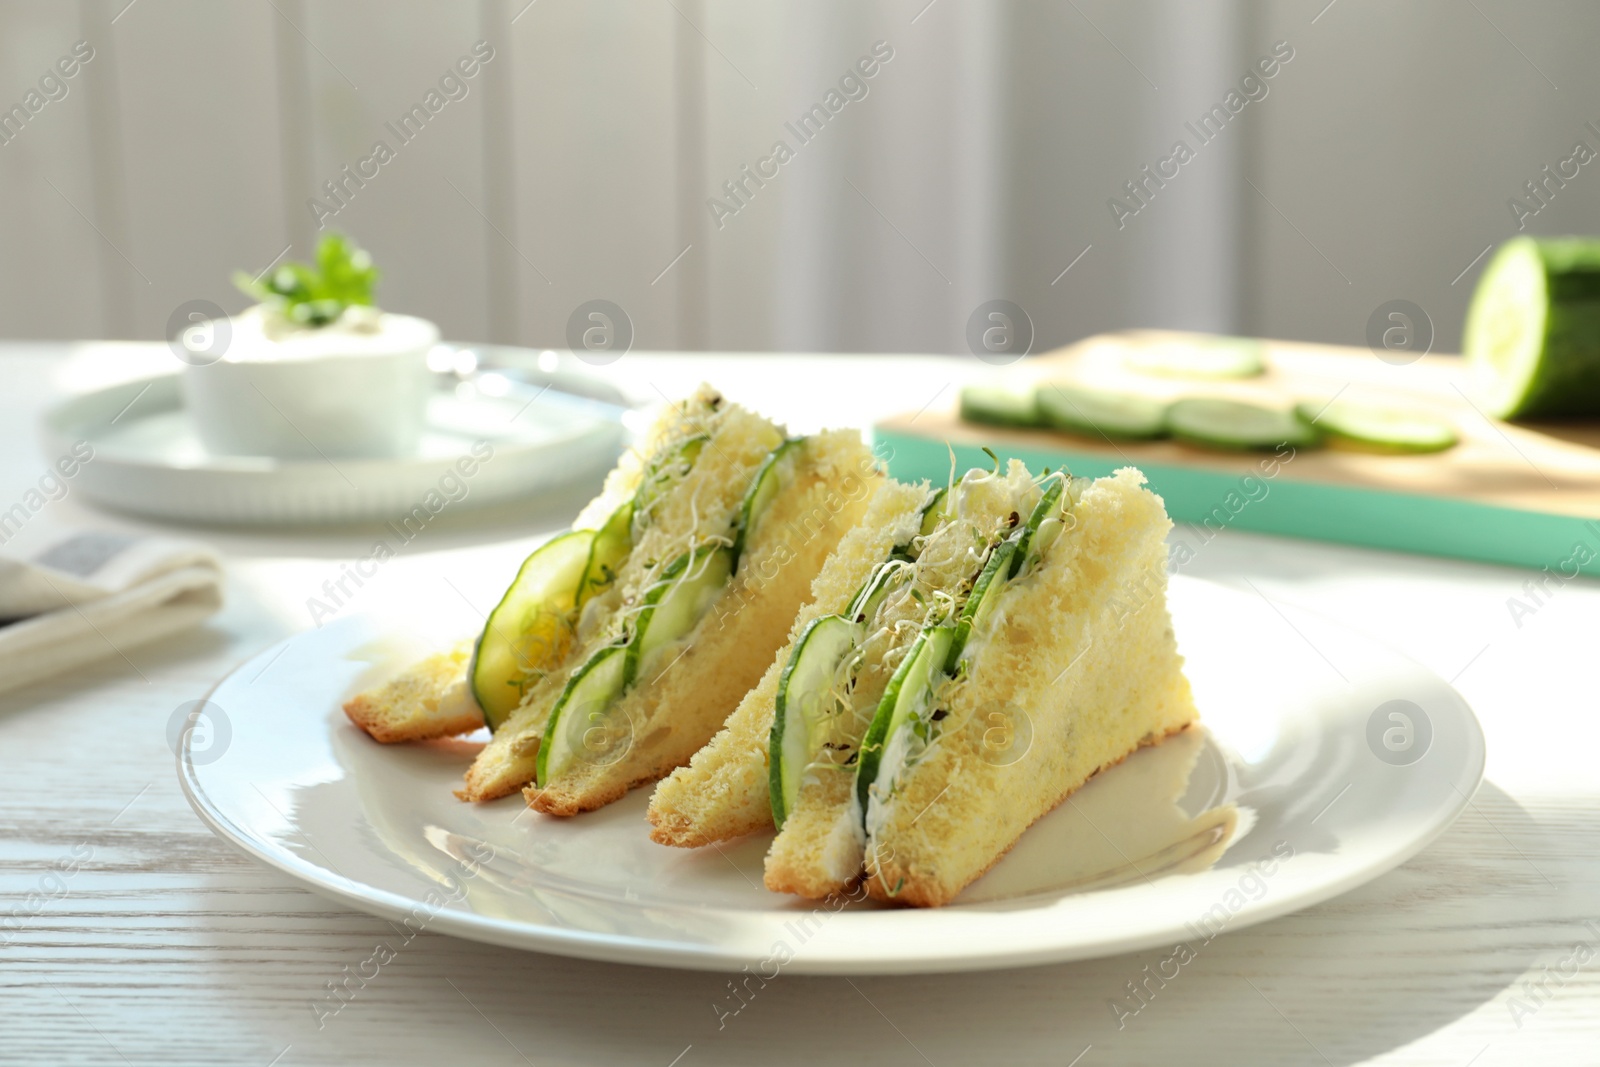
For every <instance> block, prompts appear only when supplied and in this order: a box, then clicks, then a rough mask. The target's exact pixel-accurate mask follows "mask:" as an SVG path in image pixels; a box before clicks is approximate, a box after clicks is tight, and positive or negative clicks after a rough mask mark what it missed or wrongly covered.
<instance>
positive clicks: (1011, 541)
mask: <svg viewBox="0 0 1600 1067" xmlns="http://www.w3.org/2000/svg"><path fill="white" fill-rule="evenodd" d="M1025 544H1026V542H1025V541H1024V540H1023V536H1022V535H1020V534H1013V535H1012V536H1011V537H1008V538H1006V539H1005V540H1004V541H1001V542H1000V543H999V544H998V545H995V546H994V550H993V551H991V552H990V553H989V559H988V562H986V563H985V564H984V565H983V570H981V571H979V572H978V580H977V581H975V582H973V583H972V592H971V593H969V594H968V595H967V602H966V603H965V604H963V605H962V607H961V615H960V616H959V617H958V619H957V620H956V626H955V635H954V636H953V637H952V638H951V641H950V650H949V652H948V653H947V654H946V656H945V661H944V673H946V674H953V673H955V669H956V664H957V663H958V662H959V661H960V659H961V653H962V652H963V651H965V649H966V647H967V639H968V638H970V637H971V636H972V632H973V631H974V630H976V629H977V628H978V627H980V626H982V625H983V623H984V620H985V619H987V618H988V617H989V616H990V615H992V614H994V607H995V605H996V604H997V603H999V601H1000V592H1001V590H1003V589H1004V588H1005V586H1006V582H1007V581H1009V580H1010V578H1011V565H1012V561H1013V560H1015V559H1016V558H1017V554H1018V551H1019V550H1020V549H1021V548H1022V547H1023V546H1024V545H1025Z"/></svg>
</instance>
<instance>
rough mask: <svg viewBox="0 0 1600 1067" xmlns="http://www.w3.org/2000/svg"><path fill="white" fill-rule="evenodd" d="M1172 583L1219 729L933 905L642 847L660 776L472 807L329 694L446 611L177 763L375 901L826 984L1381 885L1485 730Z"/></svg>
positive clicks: (332, 637)
mask: <svg viewBox="0 0 1600 1067" xmlns="http://www.w3.org/2000/svg"><path fill="white" fill-rule="evenodd" d="M1171 600H1172V609H1173V615H1174V620H1175V623H1176V626H1177V631H1178V635H1179V640H1180V642H1181V644H1182V648H1183V651H1184V653H1185V655H1186V656H1187V657H1188V660H1189V665H1188V672H1189V676H1190V679H1191V681H1192V682H1193V684H1194V689H1195V693H1196V696H1197V698H1198V701H1199V705H1200V710H1201V714H1202V715H1203V717H1204V720H1205V723H1206V726H1207V732H1204V733H1200V732H1196V733H1191V734H1186V735H1179V736H1178V737H1177V738H1174V739H1171V740H1169V741H1167V742H1166V743H1164V744H1162V745H1160V746H1157V747H1155V748H1153V749H1146V750H1144V751H1142V752H1140V753H1138V754H1137V755H1135V756H1133V757H1130V758H1129V759H1128V760H1127V761H1125V762H1124V763H1123V764H1121V765H1120V766H1118V767H1116V768H1114V769H1112V770H1110V771H1108V772H1106V773H1105V774H1102V775H1100V776H1098V777H1097V778H1095V779H1094V780H1092V781H1091V782H1090V783H1089V784H1088V785H1086V786H1085V787H1084V788H1083V789H1082V790H1080V791H1079V792H1078V793H1077V794H1076V795H1075V796H1074V797H1073V798H1072V799H1071V800H1070V801H1069V802H1068V803H1066V804H1063V805H1062V806H1061V807H1060V808H1058V809H1057V810H1056V811H1054V812H1053V813H1051V814H1050V815H1048V816H1046V817H1045V818H1044V819H1042V820H1041V821H1040V822H1039V823H1037V824H1036V825H1035V826H1034V827H1033V828H1032V829H1030V830H1029V831H1028V833H1027V834H1026V835H1024V837H1023V839H1022V840H1021V842H1019V844H1018V845H1017V847H1016V848H1015V849H1014V850H1013V851H1012V852H1011V854H1010V855H1008V856H1007V857H1006V858H1005V859H1004V860H1002V861H1001V862H1000V863H999V865H997V866H996V867H995V869H994V870H993V871H991V872H990V873H989V874H988V875H987V876H985V877H984V878H983V879H981V880H980V881H979V882H977V883H976V884H974V885H973V886H972V887H970V888H969V889H968V891H967V892H966V893H965V894H964V895H963V896H962V897H961V898H960V899H959V900H958V901H957V902H955V903H954V904H952V905H950V906H947V907H945V908H941V909H935V910H926V911H919V910H910V909H897V908H882V907H877V906H874V905H870V904H854V903H852V904H849V905H847V906H845V907H843V908H842V910H841V909H838V908H835V907H834V906H833V905H829V904H823V905H820V906H819V905H816V904H812V903H808V902H805V901H801V900H798V899H795V898H791V897H786V896H782V895H779V894H774V893H770V892H768V891H766V890H765V889H763V888H761V861H762V857H763V855H764V853H765V851H766V846H767V840H768V835H758V836H757V837H755V838H752V839H748V840H745V841H742V842H738V843H735V844H732V845H728V846H724V847H721V848H716V847H713V848H706V849H700V850H697V851H685V850H678V849H669V848H665V847H663V846H660V845H656V844H653V843H652V842H650V841H649V840H648V838H647V836H646V829H647V826H646V823H645V819H644V811H645V806H646V803H647V801H648V794H649V791H648V790H636V791H635V792H634V793H632V794H630V795H629V797H628V798H627V799H625V800H624V801H622V802H620V803H618V804H614V805H612V806H611V807H609V808H606V809H603V810H602V811H599V812H595V813H591V814H589V815H584V816H580V817H579V818H576V819H572V820H567V821H560V820H557V819H553V818H550V817H547V816H544V815H540V814H537V813H534V812H531V811H529V810H528V809H527V808H526V807H524V805H523V803H522V800H521V798H520V797H510V798H507V799H504V800H501V801H498V802H495V803H493V804H489V805H485V806H472V805H468V804H463V803H461V802H460V801H458V800H456V799H455V798H454V797H453V796H451V794H450V790H451V788H452V787H454V786H455V785H456V784H457V782H458V780H459V777H460V774H461V772H462V770H463V769H464V768H465V766H466V764H467V762H468V760H469V759H470V756H471V754H472V752H473V751H474V750H475V749H476V747H477V746H476V745H475V744H470V743H466V742H446V743H435V744H431V745H415V746H389V747H385V746H381V745H378V744H376V743H374V742H372V741H370V740H369V739H368V738H367V737H366V736H365V735H364V734H362V733H361V732H360V731H358V730H357V729H356V728H355V727H353V726H352V725H350V723H349V722H348V721H346V720H345V717H344V715H343V713H342V712H341V711H340V710H339V704H340V702H341V700H342V699H343V698H345V697H346V696H347V695H349V694H351V693H353V692H355V691H357V690H358V689H360V688H362V687H364V686H365V685H368V684H370V683H371V682H372V680H373V679H374V678H376V677H380V676H381V675H382V674H383V673H384V672H385V671H387V670H391V669H393V667H394V665H395V664H397V663H399V662H402V661H404V659H405V658H406V657H408V656H409V655H411V654H413V653H414V652H415V651H417V650H418V649H421V648H426V647H429V644H430V642H433V641H437V640H438V639H439V636H440V635H441V634H443V633H448V632H451V631H452V628H453V627H459V629H461V630H466V629H468V628H469V620H466V619H460V618H456V619H446V618H444V617H443V616H442V613H440V614H436V615H435V616H434V623H433V625H434V627H435V629H434V632H433V633H431V634H428V633H417V634H412V635H409V636H406V637H397V636H395V635H394V634H393V633H392V632H391V630H392V622H386V621H381V620H368V619H362V618H351V619H347V620H344V621H342V622H340V623H337V624H334V625H330V626H328V627H326V628H324V629H321V630H316V631H312V632H308V633H305V634H301V635H299V636H298V637H295V638H292V639H290V640H289V641H288V642H286V643H285V646H279V647H277V648H273V649H269V650H268V651H266V652H263V653H262V654H261V655H260V656H258V657H256V659H254V660H252V661H251V662H249V663H247V664H245V665H244V666H242V667H240V668H239V669H238V670H237V671H235V672H234V673H233V674H232V675H230V676H229V677H228V678H226V679H225V680H224V681H223V682H222V683H221V684H220V685H219V686H218V687H217V689H216V690H215V692H214V693H213V694H212V696H211V698H210V699H211V701H212V704H211V705H210V707H208V708H207V710H206V712H205V714H203V715H201V716H200V718H199V719H198V720H197V721H198V723H199V725H198V726H197V727H196V728H195V729H194V730H193V731H191V732H189V733H187V734H185V735H184V737H183V743H182V744H180V745H179V758H178V769H179V775H180V777H181V779H182V782H183V787H184V790H185V792H186V793H187V794H188V796H189V799H190V802H191V803H192V804H193V805H194V808H195V810H196V811H197V812H198V813H199V814H200V816H201V817H202V818H203V819H204V820H205V821H206V822H207V823H209V824H210V825H211V827H212V828H213V829H214V830H216V832H217V833H219V834H221V835H222V836H223V837H224V838H226V839H228V840H230V841H232V842H233V843H235V844H236V845H238V846H239V847H241V848H242V849H244V850H245V851H246V852H248V853H250V854H251V855H253V856H255V857H257V858H258V859H260V860H262V861H263V862H265V863H268V864H270V865H272V866H274V867H277V868H278V869H280V870H282V871H285V872H287V873H288V874H290V875H292V876H293V877H294V878H296V879H298V880H300V881H302V882H304V883H305V884H306V885H307V886H309V887H310V888H312V889H315V890H317V891H319V892H322V893H324V894H327V895H328V896H331V897H334V898H336V899H338V900H341V901H344V902H346V903H348V904H350V905H352V906H354V907H356V908H360V909H362V910H364V911H368V912H372V913H373V914H377V915H381V916H384V917H387V918H391V919H403V920H405V921H408V922H409V923H410V924H411V925H412V926H415V927H420V926H426V927H427V928H428V929H430V930H435V931H440V932H444V933H450V934H456V935H459V936H461V937H467V938H473V939H475V940H480V941H487V942H491V943H494V944H500V945H508V946H514V947H519V948H527V949H536V950H540V951H544V952H553V953H558V954H563V955H571V956H581V957H588V958H593V959H602V960H616V961H625V962H629V963H641V964H656V965H663V966H673V967H690V968H700V969H712V970H738V969H740V968H742V967H744V966H746V965H750V966H751V967H752V969H769V968H771V967H773V966H778V965H780V964H778V963H777V962H776V961H778V960H781V959H782V957H783V956H785V955H788V954H792V956H793V959H792V960H790V961H788V962H786V963H783V964H781V965H782V966H783V967H784V968H785V969H787V970H789V971H792V972H795V973H812V974H876V973H903V972H928V971H957V970H973V969H982V968H991V967H1008V966H1020V965H1027V964H1040V963H1048V962H1055V961H1061V960H1072V959H1084V958H1089V957H1095V956H1103V955H1110V954H1114V953H1121V952H1129V951H1134V950H1138V949H1147V948H1156V947H1160V948H1165V949H1171V948H1172V947H1173V946H1174V945H1176V944H1177V943H1179V942H1186V943H1188V944H1189V945H1190V946H1192V947H1193V948H1198V944H1199V943H1200V942H1203V941H1204V940H1206V939H1207V938H1208V935H1215V934H1217V933H1219V932H1222V931H1226V930H1232V929H1237V928H1239V927H1243V926H1246V925H1249V924H1252V923H1257V922H1261V921H1263V920H1265V919H1270V918H1272V917H1274V916H1277V915H1282V914H1284V913H1286V912H1290V911H1293V910H1295V909H1297V908H1303V907H1305V906H1307V905H1309V904H1313V903H1316V902H1317V901H1321V900H1326V899H1327V898H1329V897H1332V896H1334V895H1335V894H1338V893H1342V892H1344V891H1346V890H1348V889H1350V888H1352V887H1354V886H1357V885H1359V884H1361V883H1362V882H1365V881H1367V880H1369V879H1371V878H1375V877H1377V876H1378V875H1380V874H1382V873H1383V872H1385V871H1387V870H1389V869H1390V868H1392V867H1394V866H1396V865H1397V864H1399V863H1401V862H1402V861H1404V860H1405V859H1407V858H1408V857H1410V856H1412V855H1413V854H1415V853H1416V852H1417V851H1418V850H1420V849H1421V848H1422V847H1423V846H1425V845H1426V844H1427V843H1428V842H1429V841H1431V840H1432V839H1433V838H1434V837H1435V836H1436V835H1437V834H1438V833H1440V831H1442V830H1443V829H1444V828H1445V827H1446V826H1448V825H1449V824H1450V822H1451V821H1452V820H1453V819H1454V818H1455V817H1456V815H1457V814H1458V813H1459V812H1460V811H1461V809H1462V808H1463V807H1464V806H1465V805H1466V803H1467V798H1468V797H1469V796H1470V795H1471V794H1472V792H1473V790H1474V789H1475V788H1476V787H1477V785H1478V782H1479V780H1480V778H1481V776H1482V773H1483V761H1484V749H1483V735H1482V733H1481V732H1480V730H1479V728H1478V724H1477V721H1476V720H1475V719H1474V718H1473V715H1472V712H1471V711H1470V710H1469V709H1468V708H1467V706H1466V704H1465V703H1464V702H1463V701H1462V700H1461V698H1460V697H1459V696H1458V695H1457V694H1456V693H1455V691H1454V690H1452V689H1451V688H1450V687H1449V686H1448V685H1446V684H1445V683H1444V682H1442V681H1440V680H1439V679H1438V678H1436V677H1435V676H1433V675H1432V674H1430V673H1429V672H1428V671H1426V670H1424V669H1423V668H1421V667H1420V666H1418V665H1417V664H1415V663H1413V662H1411V661H1410V660H1408V659H1406V658H1405V657H1403V656H1401V655H1400V654H1398V653H1396V652H1394V651H1392V650H1390V649H1388V648H1386V647H1385V646H1383V645H1381V644H1379V643H1377V642H1375V641H1373V640H1372V639H1371V638H1368V637H1366V636H1363V635H1361V634H1359V633H1356V632H1354V631H1351V630H1349V629H1346V628H1344V627H1342V626H1340V625H1338V624H1336V623H1333V622H1330V621H1328V620H1325V619H1322V618H1321V617H1319V616H1316V615H1314V614H1311V613H1309V612H1304V611H1299V610H1295V609H1291V608H1288V607H1282V608H1281V611H1282V614H1280V613H1279V610H1280V609H1279V607H1278V606H1276V605H1272V604H1268V603H1267V602H1265V601H1264V600H1263V599H1261V598H1259V597H1256V596H1252V595H1248V594H1243V593H1238V592H1234V591H1231V590H1228V589H1224V588H1221V587H1219V586H1215V585H1211V584H1208V583H1204V582H1199V581H1194V580H1188V579H1183V578H1176V579H1174V580H1173V583H1172V597H1171ZM1392 701H1401V702H1406V703H1401V704H1391V703H1390V702H1392ZM1391 713H1402V714H1403V715H1404V716H1405V719H1404V720H1400V719H1391V718H1390V715H1391ZM1408 729H1409V733H1408V732H1407V731H1408ZM1386 731H1387V732H1388V737H1387V744H1386V743H1385V739H1384V734H1385V732H1386ZM1380 754H1381V755H1380ZM1017 766H1018V767H1019V768H1025V767H1026V757H1025V756H1024V757H1023V759H1022V761H1021V762H1019V763H1018V764H1017ZM1186 778H1187V786H1185V780H1186ZM1263 861H1264V862H1263ZM408 917H409V918H408Z"/></svg>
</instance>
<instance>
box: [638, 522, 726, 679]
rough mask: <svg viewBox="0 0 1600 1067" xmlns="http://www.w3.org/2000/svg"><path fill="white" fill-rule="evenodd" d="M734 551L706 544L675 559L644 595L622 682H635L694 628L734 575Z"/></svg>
mask: <svg viewBox="0 0 1600 1067" xmlns="http://www.w3.org/2000/svg"><path fill="white" fill-rule="evenodd" d="M733 565H734V558H733V550H732V549H730V548H727V547H725V546H723V545H701V546H700V547H699V548H697V549H695V550H694V551H693V552H686V553H684V554H683V555H681V556H679V557H678V558H677V559H675V560H673V561H672V563H670V564H669V565H668V566H667V569H666V570H665V571H663V572H662V574H661V578H660V579H659V580H658V581H657V582H656V583H655V584H654V585H652V586H651V587H650V588H649V589H648V590H647V591H646V592H645V595H644V603H643V607H642V608H641V610H640V611H639V618H638V621H637V622H636V623H634V627H633V636H632V639H631V640H630V641H629V642H628V644H627V655H626V656H625V657H624V664H623V671H622V683H623V685H625V686H631V685H632V684H633V683H634V682H635V681H637V680H638V677H639V671H640V668H641V667H642V666H643V665H644V663H645V661H646V660H648V659H650V658H651V656H652V655H653V654H654V653H655V652H656V650H657V649H659V648H660V647H661V646H662V645H665V644H669V643H670V642H673V641H676V640H678V639H679V638H681V637H683V636H685V635H686V634H688V633H689V631H690V630H693V629H694V628H695V625H696V624H697V623H699V621H700V620H701V618H702V617H704V615H705V613H706V612H707V611H708V610H710V608H711V602H712V601H713V600H715V599H716V598H717V596H718V595H719V594H720V593H721V592H722V590H723V587H724V586H726V585H727V584H728V578H729V577H730V576H732V574H733Z"/></svg>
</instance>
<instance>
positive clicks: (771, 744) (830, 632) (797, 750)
mask: <svg viewBox="0 0 1600 1067" xmlns="http://www.w3.org/2000/svg"><path fill="white" fill-rule="evenodd" d="M860 638H861V627H860V626H858V625H857V624H856V623H854V622H852V621H851V620H850V619H847V618H845V617H844V616H842V615H824V616H822V617H821V618H819V619H814V620H812V622H811V624H810V625H809V626H807V627H806V629H805V632H804V633H802V634H801V635H800V639H799V640H798V641H797V642H795V646H794V652H793V653H791V654H790V656H789V662H788V663H787V664H785V665H784V668H783V674H782V675H780V676H779V679H778V698H777V703H776V704H775V705H774V709H773V716H772V733H771V736H770V739H769V741H768V752H767V755H768V766H769V783H770V789H771V794H772V821H773V823H774V824H776V826H777V827H778V829H780V830H781V829H783V820H784V819H785V818H787V817H788V814H789V812H790V811H791V810H793V808H794V803H795V798H796V797H797V796H799V794H800V780H801V778H802V777H803V776H804V775H805V769H806V767H808V766H810V764H811V761H812V760H813V759H814V758H816V756H817V755H818V753H819V751H820V750H821V748H822V744H823V742H824V740H825V739H826V736H827V728H826V726H827V719H828V717H829V716H830V715H832V713H833V712H834V710H835V706H836V704H837V698H836V697H835V696H834V694H833V684H834V679H835V678H836V677H837V676H838V673H839V665H840V664H841V663H843V662H844V658H845V657H846V656H848V655H849V654H850V652H851V651H852V650H853V649H854V648H855V646H856V642H857V641H859V640H860Z"/></svg>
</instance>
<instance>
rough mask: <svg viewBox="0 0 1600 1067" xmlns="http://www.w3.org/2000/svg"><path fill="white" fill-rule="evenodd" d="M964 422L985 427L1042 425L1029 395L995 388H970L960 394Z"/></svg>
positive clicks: (977, 386) (989, 386)
mask: <svg viewBox="0 0 1600 1067" xmlns="http://www.w3.org/2000/svg"><path fill="white" fill-rule="evenodd" d="M961 419H962V421H963V422H977V423H983V424H984V425H986V426H1038V425H1040V424H1041V423H1042V420H1041V419H1040V417H1039V409H1038V408H1037V407H1036V406H1035V404H1034V402H1033V396H1032V395H1031V394H1030V393H1021V392H1017V391H1015V390H1012V389H1005V388H1002V387H1000V386H994V385H968V386H965V387H964V388H963V389H962V390H961Z"/></svg>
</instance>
